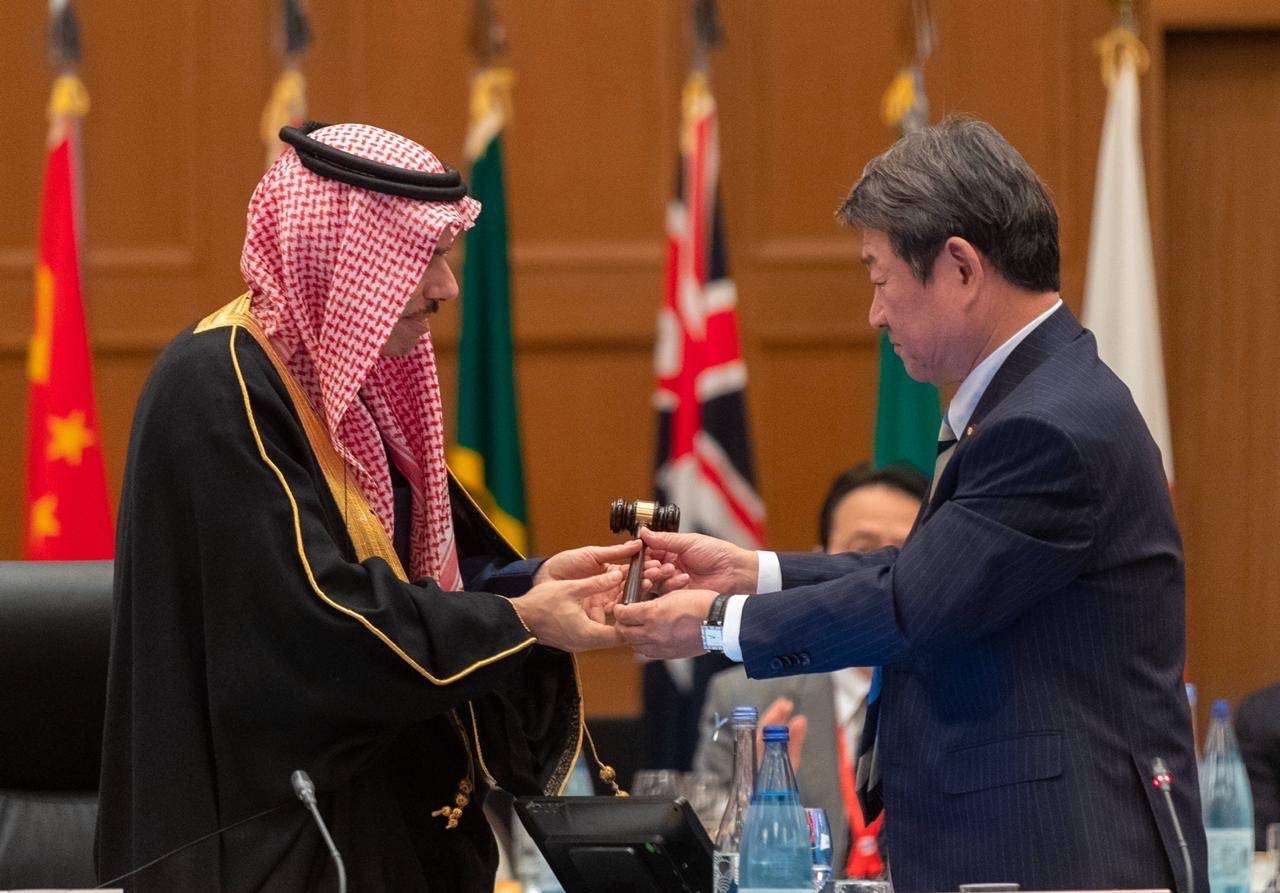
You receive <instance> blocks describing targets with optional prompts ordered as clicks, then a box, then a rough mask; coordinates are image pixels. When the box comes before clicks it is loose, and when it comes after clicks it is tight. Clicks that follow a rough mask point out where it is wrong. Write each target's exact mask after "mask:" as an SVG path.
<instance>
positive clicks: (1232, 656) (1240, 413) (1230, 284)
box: [1165, 31, 1280, 719]
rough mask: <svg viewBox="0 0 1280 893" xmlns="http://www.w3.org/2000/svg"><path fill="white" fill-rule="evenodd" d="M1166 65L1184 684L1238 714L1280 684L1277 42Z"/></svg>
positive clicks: (1177, 46)
mask: <svg viewBox="0 0 1280 893" xmlns="http://www.w3.org/2000/svg"><path fill="white" fill-rule="evenodd" d="M1165 52H1166V56H1165V58H1166V83H1167V85H1168V86H1167V101H1166V119H1165V121H1166V134H1165V136H1166V140H1165V145H1166V163H1167V171H1168V178H1169V183H1170V184H1171V186H1172V187H1173V188H1170V189H1169V190H1168V193H1167V195H1166V202H1167V204H1166V207H1167V219H1166V223H1167V232H1168V257H1169V259H1170V268H1169V276H1168V277H1167V283H1168V292H1167V305H1168V318H1169V319H1170V321H1171V323H1172V325H1171V327H1170V329H1169V332H1168V335H1167V341H1168V343H1169V345H1170V347H1171V349H1172V350H1171V353H1172V356H1173V362H1172V363H1171V364H1170V369H1169V372H1170V378H1169V397H1170V415H1171V421H1172V425H1173V438H1174V443H1173V450H1174V453H1173V455H1174V461H1175V475H1176V478H1177V484H1176V488H1175V492H1176V496H1177V502H1178V508H1179V518H1180V520H1181V525H1182V532H1183V537H1184V539H1185V544H1186V553H1187V587H1188V592H1189V604H1188V609H1189V610H1188V614H1189V627H1190V629H1189V640H1190V649H1189V651H1190V659H1189V675H1190V678H1192V679H1194V680H1195V681H1196V682H1198V683H1199V685H1200V691H1201V693H1202V699H1203V700H1204V702H1205V704H1206V705H1207V703H1208V701H1210V700H1211V699H1213V698H1218V697H1226V698H1230V699H1231V700H1232V702H1233V703H1235V702H1237V701H1238V699H1239V697H1240V696H1241V695H1243V694H1245V693H1246V692H1248V691H1251V690H1253V689H1256V688H1259V687H1261V686H1262V685H1264V684H1268V683H1271V682H1274V681H1276V680H1277V679H1280V651H1278V650H1277V648H1276V636H1275V630H1276V629H1277V628H1280V548H1277V536H1276V528H1275V523H1274V519H1275V515H1276V512H1277V510H1278V509H1280V471H1277V466H1276V457H1277V444H1278V443H1280V399H1278V398H1277V395H1276V388H1275V361H1276V345H1277V344H1280V302H1277V295H1280V256H1278V255H1277V251H1276V245H1275V233H1276V232H1277V230H1280V161H1277V157H1276V153H1275V147H1276V146H1277V145H1280V105H1277V103H1276V97H1277V96H1280V31H1258V32H1253V33H1244V32H1241V33H1186V32H1184V33H1175V34H1171V35H1170V36H1169V39H1168V42H1167V44H1166V47H1165ZM1201 712H1202V717H1201V718H1202V719H1203V716H1204V715H1205V713H1206V710H1205V708H1202V711H1201Z"/></svg>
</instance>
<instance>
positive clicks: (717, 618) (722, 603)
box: [707, 592, 731, 626]
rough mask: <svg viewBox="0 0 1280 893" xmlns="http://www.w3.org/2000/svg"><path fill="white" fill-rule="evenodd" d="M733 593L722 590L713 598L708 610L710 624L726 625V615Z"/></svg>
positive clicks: (708, 623) (708, 622)
mask: <svg viewBox="0 0 1280 893" xmlns="http://www.w3.org/2000/svg"><path fill="white" fill-rule="evenodd" d="M730 595H731V593H728V592H722V593H720V594H719V595H717V596H716V597H715V598H714V599H712V600H711V608H710V609H709V610H708V611H707V625H708V626H724V615H725V613H726V612H727V611H728V610H729V597H730Z"/></svg>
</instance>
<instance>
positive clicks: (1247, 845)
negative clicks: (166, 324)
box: [1205, 828, 1253, 893]
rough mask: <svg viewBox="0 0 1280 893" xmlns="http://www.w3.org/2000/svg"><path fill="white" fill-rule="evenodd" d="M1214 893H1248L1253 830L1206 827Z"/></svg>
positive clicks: (1211, 884)
mask: <svg viewBox="0 0 1280 893" xmlns="http://www.w3.org/2000/svg"><path fill="white" fill-rule="evenodd" d="M1205 836H1206V837H1207V838H1208V842H1209V889H1210V891H1211V893H1249V867H1250V865H1251V864H1252V863H1253V830H1252V829H1251V828H1206V829H1205Z"/></svg>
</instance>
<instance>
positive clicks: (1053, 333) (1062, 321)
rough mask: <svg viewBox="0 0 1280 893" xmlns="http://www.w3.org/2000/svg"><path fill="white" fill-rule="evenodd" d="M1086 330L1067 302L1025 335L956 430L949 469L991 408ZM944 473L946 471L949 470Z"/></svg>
mask: <svg viewBox="0 0 1280 893" xmlns="http://www.w3.org/2000/svg"><path fill="white" fill-rule="evenodd" d="M1083 331H1084V329H1083V328H1082V327H1081V325H1080V322H1079V321H1078V320H1077V319H1076V318H1075V315H1074V314H1072V312H1071V310H1070V308H1068V307H1067V305H1066V303H1065V302H1064V303H1063V305H1062V306H1061V307H1059V308H1058V309H1057V310H1055V311H1054V312H1053V313H1052V314H1051V315H1050V316H1049V318H1048V319H1046V320H1045V321H1044V322H1042V323H1041V324H1040V325H1038V326H1036V327H1035V328H1034V329H1032V330H1031V333H1030V334H1029V335H1027V337H1026V338H1024V339H1022V342H1021V343H1019V344H1018V346H1017V347H1015V348H1014V349H1013V352H1012V353H1010V354H1009V356H1008V357H1006V358H1005V361H1004V362H1003V363H1001V364H1000V368H999V369H997V370H996V374H995V375H994V376H993V377H992V379H991V383H990V384H989V385H987V389H986V390H985V391H983V393H982V397H981V398H979V400H978V405H977V406H975V407H974V410H973V415H971V416H970V417H969V423H968V424H967V425H965V426H964V430H963V431H957V432H956V436H957V437H958V438H959V441H958V442H957V443H956V447H955V450H956V451H955V453H954V454H953V455H952V456H951V461H950V462H948V463H947V468H948V469H953V470H954V469H955V468H958V467H959V463H958V462H957V461H956V460H957V459H959V458H960V456H959V453H960V451H961V450H963V449H964V444H965V440H967V439H968V437H969V436H970V435H971V434H973V433H974V431H976V430H977V429H978V428H980V427H981V425H982V422H983V420H984V419H985V418H986V417H987V416H988V415H989V414H990V413H991V410H993V409H994V408H995V407H996V406H998V405H999V404H1000V401H1002V400H1003V399H1004V398H1005V397H1007V396H1009V394H1011V393H1013V391H1014V390H1015V389H1016V388H1017V387H1018V385H1020V384H1022V381H1023V379H1025V378H1026V377H1027V376H1028V375H1030V374H1031V373H1032V372H1033V371H1034V370H1035V369H1036V368H1038V367H1039V366H1040V364H1042V363H1043V362H1044V361H1045V360H1047V359H1049V357H1051V356H1053V355H1054V354H1055V353H1057V352H1058V351H1059V350H1061V349H1062V348H1063V347H1065V346H1066V345H1067V344H1069V343H1070V342H1071V341H1073V340H1075V339H1076V338H1077V337H1079V335H1080V333H1081V332H1083ZM943 475H944V476H945V475H946V471H945V470H944V471H943ZM949 489H950V488H948V490H949ZM942 492H943V488H942V487H941V486H938V487H935V488H933V496H932V498H931V499H929V500H927V501H926V502H925V504H924V505H922V506H920V514H919V515H917V516H916V523H915V525H914V526H913V527H912V528H911V532H912V533H915V531H916V530H917V529H918V528H919V527H920V525H921V524H924V523H925V521H927V520H928V519H929V516H930V515H932V514H933V512H934V511H935V510H936V508H937V507H938V505H939V504H940V503H941V502H942V501H943V498H942V497H941V496H940V494H941V493H942Z"/></svg>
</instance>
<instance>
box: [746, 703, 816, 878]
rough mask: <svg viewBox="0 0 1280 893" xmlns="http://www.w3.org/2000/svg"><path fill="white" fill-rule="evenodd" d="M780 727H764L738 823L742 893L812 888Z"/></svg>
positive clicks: (804, 830)
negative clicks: (744, 814) (743, 816)
mask: <svg viewBox="0 0 1280 893" xmlns="http://www.w3.org/2000/svg"><path fill="white" fill-rule="evenodd" d="M790 737H791V736H790V733H789V731H788V730H787V727H786V726H765V727H764V762H762V763H761V764H760V772H759V774H758V775H756V789H755V793H754V794H752V795H751V806H750V808H749V809H747V820H746V822H745V823H744V824H743V827H742V854H741V858H740V860H739V863H738V887H739V889H740V890H741V891H742V893H765V891H769V893H772V891H781V890H787V891H793V890H812V880H811V878H812V873H811V867H810V866H811V865H812V864H813V859H812V857H811V855H810V850H809V822H808V821H807V820H806V819H805V815H804V807H803V806H801V805H800V789H799V787H798V786H797V785H796V776H795V773H794V772H793V771H791V760H790V758H789V757H788V756H787V743H788V741H789V740H790Z"/></svg>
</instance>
